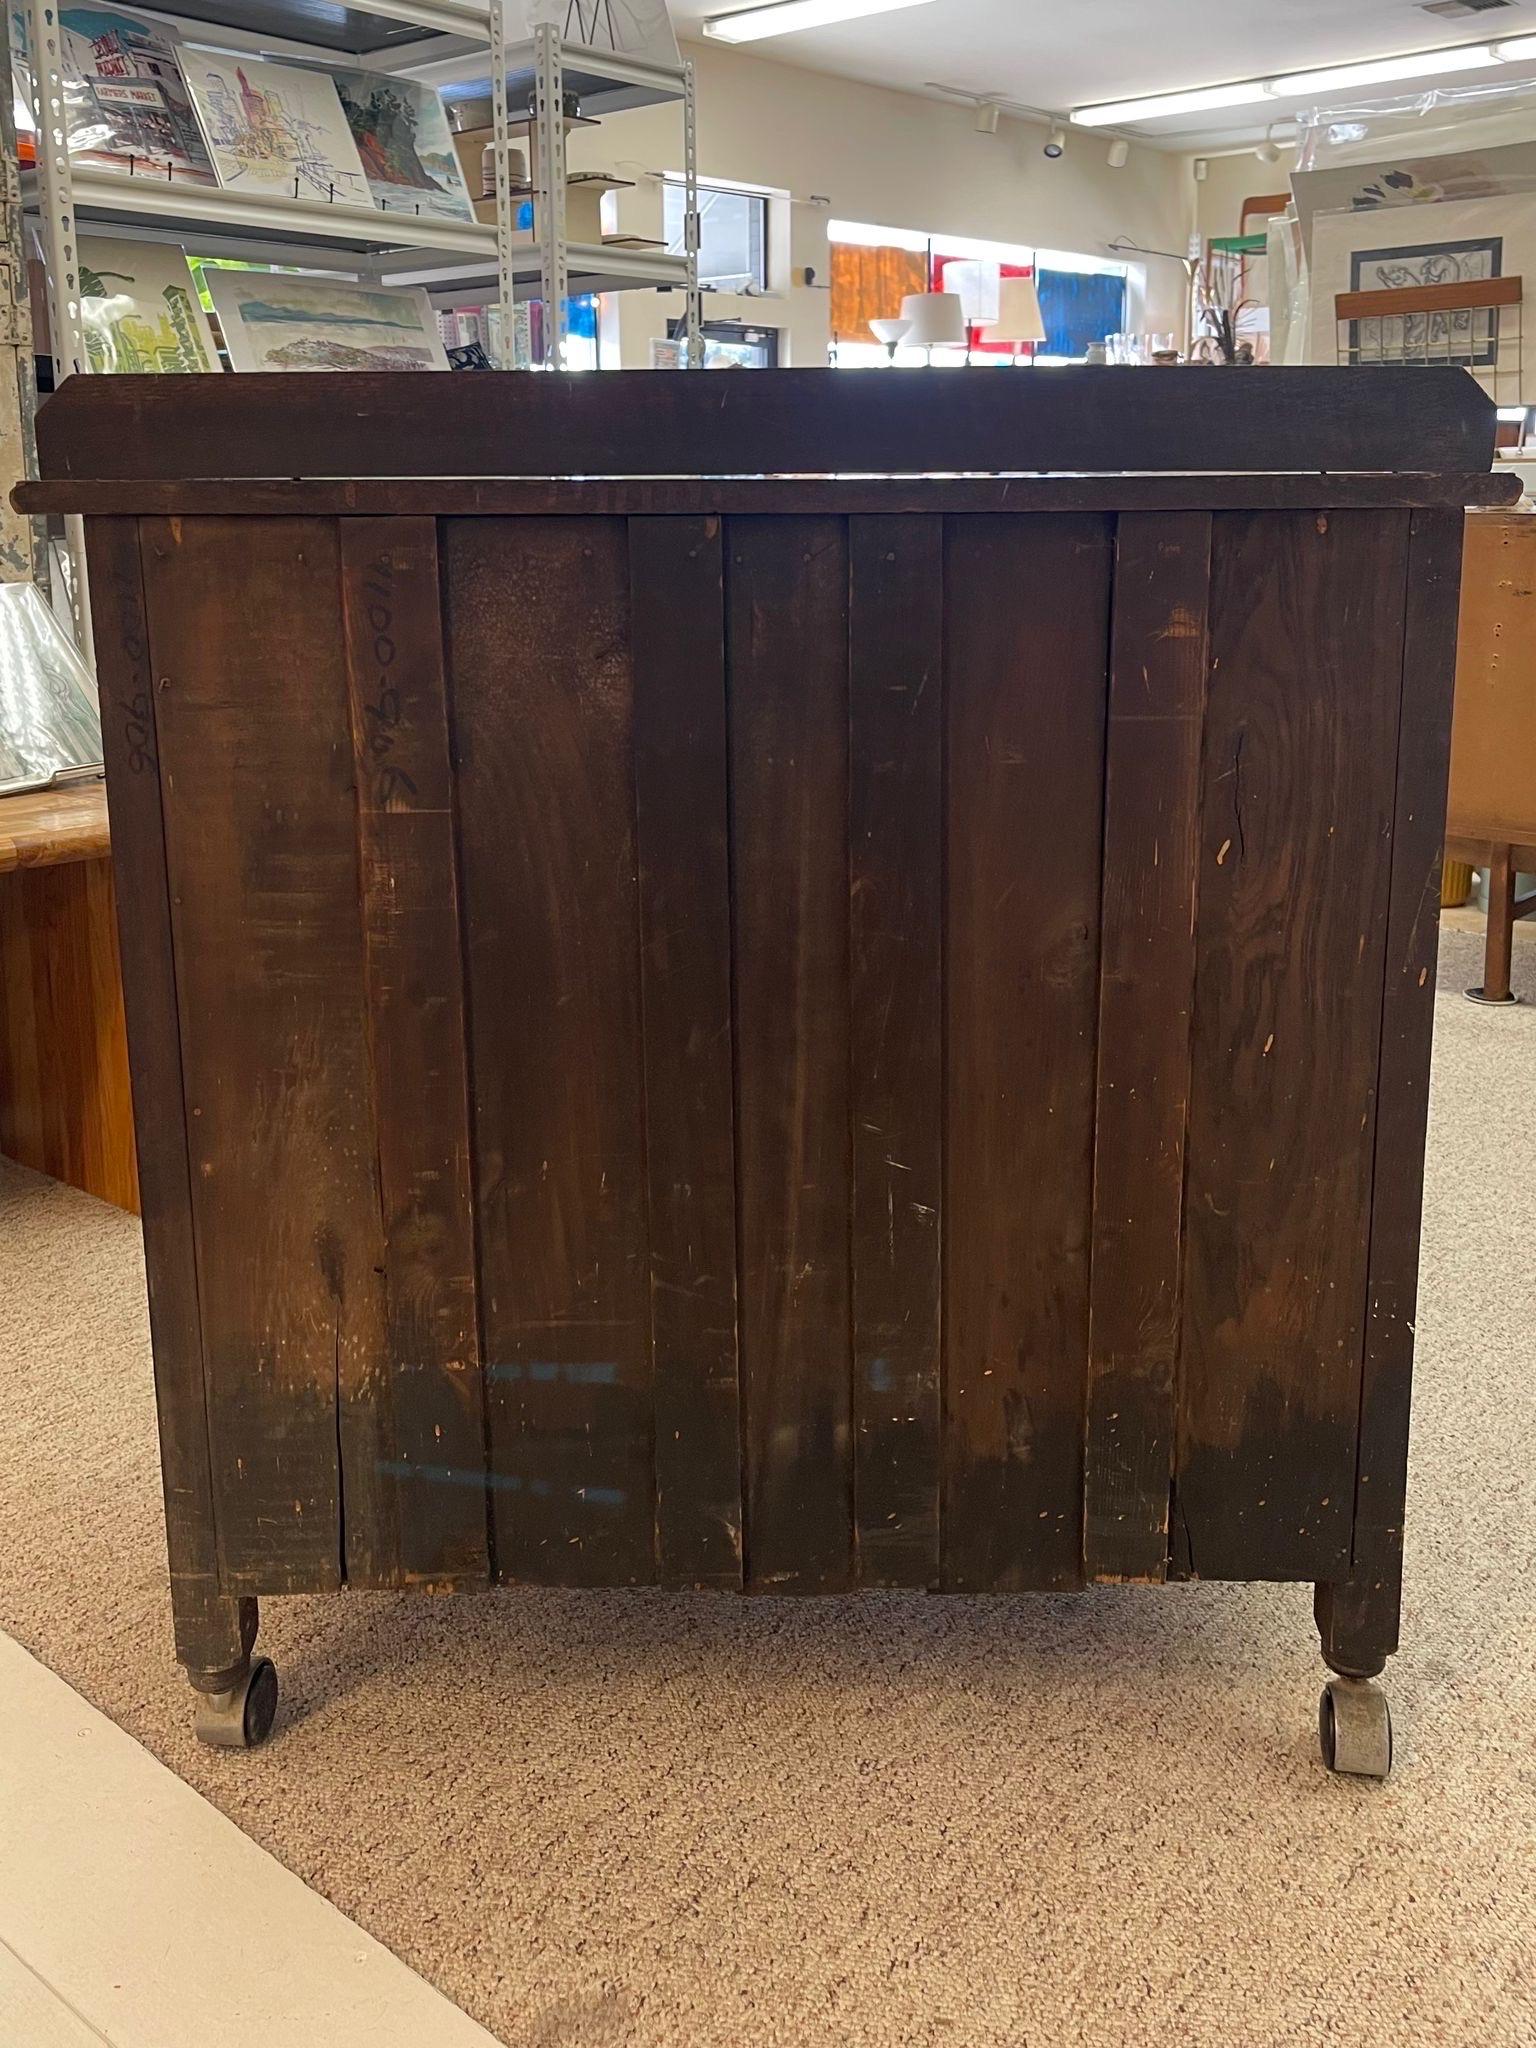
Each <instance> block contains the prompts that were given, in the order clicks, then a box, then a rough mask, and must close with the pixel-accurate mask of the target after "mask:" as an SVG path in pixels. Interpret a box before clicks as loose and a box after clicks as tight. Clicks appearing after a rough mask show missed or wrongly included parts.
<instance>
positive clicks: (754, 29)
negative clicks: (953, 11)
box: [704, 0, 933, 43]
mask: <svg viewBox="0 0 1536 2048" xmlns="http://www.w3.org/2000/svg"><path fill="white" fill-rule="evenodd" d="M932 4H933V0H768V4H767V5H766V6H763V7H743V8H741V9H740V10H739V11H738V12H737V13H735V14H717V15H714V16H713V17H712V18H711V19H710V20H708V21H706V22H705V24H704V33H705V35H707V36H713V37H714V38H715V39H716V40H717V41H718V42H722V43H756V42H761V41H762V39H763V38H764V37H765V36H787V35H789V34H791V33H792V32H793V31H794V30H795V29H799V28H830V27H831V25H832V24H833V23H834V22H838V21H856V20H858V18H859V17H860V16H861V15H865V14H894V13H895V12H896V10H897V8H899V7H929V6H932Z"/></svg>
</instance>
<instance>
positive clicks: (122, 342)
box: [79, 235, 222, 374]
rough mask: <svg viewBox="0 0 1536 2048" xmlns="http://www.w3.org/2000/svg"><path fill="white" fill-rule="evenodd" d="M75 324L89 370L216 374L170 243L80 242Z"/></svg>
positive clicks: (213, 352) (183, 264)
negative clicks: (81, 332)
mask: <svg viewBox="0 0 1536 2048" xmlns="http://www.w3.org/2000/svg"><path fill="white" fill-rule="evenodd" d="M79 255H80V324H81V326H82V328H83V329H84V330H85V345H86V349H87V352H88V353H89V356H90V362H91V368H92V369H93V370H96V371H120V372H121V371H131V372H154V371H158V372H170V373H173V374H196V373H197V372H199V371H203V370H218V369H221V368H222V365H221V364H220V362H219V352H218V350H217V349H216V348H215V347H214V345H213V330H212V328H210V327H209V325H208V316H207V314H206V313H205V312H204V311H203V308H202V302H201V300H200V299H199V298H198V296H197V292H196V289H195V287H194V286H193V283H192V273H191V271H190V270H188V268H187V259H186V255H185V253H184V252H183V251H182V250H181V249H178V248H177V247H176V246H175V244H174V243H170V242H120V241H114V240H109V239H108V238H106V237H105V236H91V235H82V236H81V238H80V248H79Z"/></svg>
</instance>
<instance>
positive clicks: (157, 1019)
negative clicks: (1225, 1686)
mask: <svg viewBox="0 0 1536 2048" xmlns="http://www.w3.org/2000/svg"><path fill="white" fill-rule="evenodd" d="M86 551H87V557H88V563H89V570H90V581H91V612H92V618H93V621H94V624H95V634H96V642H97V645H96V679H97V683H98V686H99V688H100V691H101V733H102V746H103V748H104V750H105V757H106V766H107V789H108V801H109V806H110V811H111V818H112V866H113V872H114V875H115V877H116V883H117V887H116V897H117V934H118V951H119V954H120V956H121V959H122V966H123V1006H124V1012H125V1016H126V1020H127V1028H128V1053H129V1060H130V1064H131V1067H132V1073H133V1094H134V1107H135V1111H136V1113H137V1118H138V1160H139V1201H140V1208H141V1213H142V1216H143V1220H144V1264H145V1268H146V1272H147V1277H148V1282H149V1324H150V1335H151V1340H152V1343H153V1347H154V1360H155V1403H156V1409H157V1414H158V1419H159V1426H160V1472H161V1481H162V1485H163V1487H164V1492H165V1527H166V1547H167V1550H168V1552H169V1557H170V1574H171V1588H172V1593H173V1595H174V1596H175V1599H174V1613H175V1620H176V1654H177V1657H178V1658H179V1659H180V1660H181V1662H183V1663H185V1664H189V1665H192V1666H193V1667H195V1668H199V1669H201V1668H205V1667H212V1666H214V1665H216V1664H217V1663H218V1662H219V1661H220V1660H221V1654H222V1652H221V1645H220V1644H219V1643H218V1642H216V1641H213V1640H212V1639H210V1638H208V1637H206V1636H204V1635H202V1634H201V1633H200V1632H199V1631H198V1630H197V1627H196V1624H197V1620H198V1617H200V1616H202V1615H205V1614H208V1613H210V1612H212V1611H213V1610H214V1607H215V1603H216V1602H217V1600H218V1596H219V1591H220V1588H219V1553H218V1536H217V1530H216V1527H215V1520H214V1489H213V1475H212V1469H211V1464H210V1457H209V1445H208V1410H207V1398H206V1392H205V1388H204V1380H203V1333H202V1324H201V1318H200V1313H199V1305H198V1283H197V1257H196V1246H195V1242H194V1237H193V1225H192V1185H191V1170H190V1165H189V1148H188V1140H187V1118H186V1110H185V1105H184V1102H183V1098H182V1074H181V1018H180V1009H179V1005H178V1002H177V993H176V962H175V956H174V952H173V947H172V938H171V900H170V888H169V882H168V877H167V868H166V857H165V826H164V816H163V812H162V808H161V765H160V753H159V744H158V738H157V734H156V719H155V689H154V670H153V669H152V667H151V665H150V649H149V626H148V622H147V620H146V617H145V608H144V589H143V580H142V572H141V567H140V560H139V532H138V522H137V520H134V519H107V518H101V519H91V520H88V521H87V522H86Z"/></svg>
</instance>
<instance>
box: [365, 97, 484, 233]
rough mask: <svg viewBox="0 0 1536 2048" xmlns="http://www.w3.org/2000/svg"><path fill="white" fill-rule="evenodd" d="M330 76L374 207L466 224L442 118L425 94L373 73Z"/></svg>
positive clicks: (465, 205)
mask: <svg viewBox="0 0 1536 2048" xmlns="http://www.w3.org/2000/svg"><path fill="white" fill-rule="evenodd" d="M333 76H334V77H335V80H336V90H337V92H338V93H339V94H340V95H341V105H342V111H343V112H344V113H345V115H346V117H347V126H348V127H349V128H350V129H351V131H352V140H353V141H354V142H355V143H356V144H357V153H358V156H359V157H360V158H361V160H362V166H363V176H364V177H365V178H366V179H367V180H368V190H369V191H370V192H371V193H372V194H373V200H374V204H375V205H376V206H379V207H381V208H382V209H383V210H384V211H385V212H386V213H397V212H405V213H422V214H429V215H432V216H434V217H435V218H437V219H439V220H473V219H474V217H475V210H474V208H473V206H471V204H470V201H469V192H468V190H467V189H466V187H465V184H464V173H463V172H462V171H461V170H460V168H459V159H458V154H457V152H456V151H455V149H454V146H453V136H452V133H451V132H450V130H449V127H448V116H447V114H446V113H445V112H444V111H443V103H442V101H441V100H440V99H439V98H438V96H437V94H436V93H435V92H434V91H433V89H432V87H431V86H429V85H421V84H418V83H417V82H416V81H415V80H414V79H409V78H389V77H386V76H385V74H384V73H383V72H381V71H338V72H335V73H334V74H333Z"/></svg>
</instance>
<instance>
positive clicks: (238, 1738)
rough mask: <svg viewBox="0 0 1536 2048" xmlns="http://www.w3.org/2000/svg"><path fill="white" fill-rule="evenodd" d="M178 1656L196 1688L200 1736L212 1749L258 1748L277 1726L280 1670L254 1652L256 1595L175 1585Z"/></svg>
mask: <svg viewBox="0 0 1536 2048" xmlns="http://www.w3.org/2000/svg"><path fill="white" fill-rule="evenodd" d="M171 1606H172V1610H173V1613H174V1616H175V1622H176V1656H177V1659H178V1660H179V1662H180V1663H181V1664H182V1665H183V1667H184V1668H185V1670H186V1674H187V1678H188V1680H189V1681H190V1683H191V1686H192V1689H193V1691H194V1692H195V1693H196V1694H197V1719H196V1728H197V1739H198V1741H199V1742H205V1743H207V1744H208V1745H209V1747H210V1748H212V1749H254V1748H256V1746H257V1745H258V1744H259V1743H262V1742H265V1741H266V1739H267V1737H268V1736H269V1735H270V1734H271V1732H272V1723H273V1720H274V1719H275V1717H276V1714H277V1672H276V1670H275V1669H274V1668H273V1665H272V1662H271V1660H270V1658H267V1657H253V1656H252V1655H251V1650H252V1648H253V1646H254V1645H255V1642H256V1629H257V1623H258V1614H257V1607H256V1602H255V1601H254V1600H251V1599H245V1600H236V1599H231V1598H230V1597H229V1596H228V1595H227V1594H223V1593H208V1592H206V1591H204V1590H203V1588H202V1587H201V1585H189V1584H187V1583H186V1582H185V1581H183V1582H182V1583H181V1584H179V1585H175V1586H173V1587H172V1591H171Z"/></svg>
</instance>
